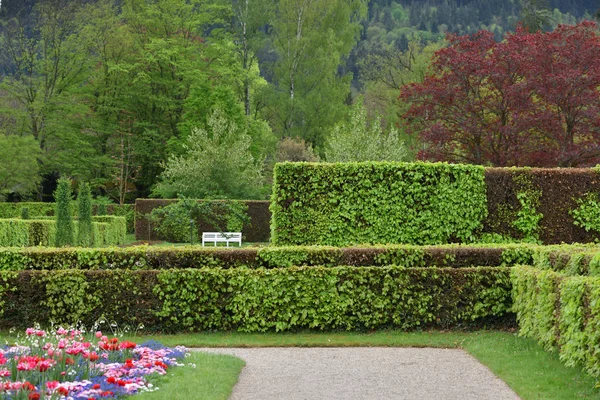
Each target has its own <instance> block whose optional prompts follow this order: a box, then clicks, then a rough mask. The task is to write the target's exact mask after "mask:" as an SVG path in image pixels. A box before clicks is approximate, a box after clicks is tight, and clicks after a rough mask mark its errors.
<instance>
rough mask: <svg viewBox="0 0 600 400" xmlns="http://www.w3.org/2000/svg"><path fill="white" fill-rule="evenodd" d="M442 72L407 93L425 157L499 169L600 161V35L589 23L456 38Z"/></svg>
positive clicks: (442, 59) (438, 66)
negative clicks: (497, 36) (498, 37)
mask: <svg viewBox="0 0 600 400" xmlns="http://www.w3.org/2000/svg"><path fill="white" fill-rule="evenodd" d="M448 40H449V42H450V46H449V47H448V48H445V49H442V50H440V51H438V52H437V53H436V57H435V60H434V62H433V69H432V74H431V75H429V76H428V77H427V78H426V79H425V81H424V82H423V83H422V84H412V85H409V86H408V87H406V88H404V89H403V90H402V92H401V96H402V99H403V100H405V101H409V102H411V103H412V105H411V107H410V109H409V110H408V112H407V113H406V114H405V117H406V118H407V120H408V122H409V129H410V130H411V132H413V133H417V132H418V134H419V137H420V138H421V139H422V140H423V142H424V143H425V146H424V149H423V150H422V151H421V152H420V157H422V158H424V159H432V160H447V161H455V162H468V163H475V164H485V165H494V166H510V165H529V166H560V167H575V166H589V165H595V164H597V163H598V162H600V145H599V143H600V119H599V118H598V115H599V114H600V91H598V87H599V86H600V63H598V59H599V58H600V36H598V33H597V32H596V25H595V24H594V23H592V22H583V23H580V24H578V25H576V26H560V27H559V28H557V29H556V30H555V31H553V32H548V33H544V32H535V33H530V32H527V31H525V30H524V29H519V30H517V32H516V33H515V34H511V35H508V36H507V37H506V40H505V41H503V42H501V43H498V42H495V41H494V38H493V35H492V34H491V33H490V32H486V31H481V32H479V33H477V34H475V35H469V36H456V35H449V36H448Z"/></svg>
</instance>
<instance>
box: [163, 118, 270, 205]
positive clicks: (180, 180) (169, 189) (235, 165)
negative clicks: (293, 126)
mask: <svg viewBox="0 0 600 400" xmlns="http://www.w3.org/2000/svg"><path fill="white" fill-rule="evenodd" d="M251 141H252V140H251V138H250V136H249V135H248V133H247V130H246V128H245V127H240V126H239V125H237V124H235V123H234V122H232V121H231V120H229V119H227V118H226V117H225V116H224V114H223V112H222V111H220V110H216V111H214V112H213V113H212V115H211V116H210V118H209V120H208V124H207V128H195V129H193V130H192V133H191V134H190V135H189V136H188V138H187V141H186V144H185V149H186V152H185V153H184V154H183V155H180V156H178V155H174V156H171V157H170V158H169V160H168V162H167V163H166V164H165V166H164V167H165V170H164V172H163V173H162V175H161V179H162V180H161V182H159V183H158V184H157V185H156V187H155V189H154V194H156V195H159V196H161V197H167V198H168V197H177V196H188V197H194V198H232V199H248V198H260V197H263V176H262V160H256V159H254V157H253V156H252V154H251V152H250V145H251Z"/></svg>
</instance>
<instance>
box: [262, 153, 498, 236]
mask: <svg viewBox="0 0 600 400" xmlns="http://www.w3.org/2000/svg"><path fill="white" fill-rule="evenodd" d="M484 171H485V170H484V168H483V167H479V166H472V165H450V164H443V163H434V164H430V163H388V162H364V163H343V164H307V163H283V164H277V165H276V166H275V180H274V184H273V195H272V199H271V212H272V214H273V216H272V218H271V241H272V242H273V243H274V244H276V245H306V244H326V245H332V246H346V245H354V244H374V243H388V244H391V243H407V244H443V243H449V242H471V241H474V240H475V237H476V235H477V233H478V231H479V230H480V229H481V228H482V226H483V225H482V223H483V220H484V218H485V217H486V214H487V204H486V192H485V190H486V188H485V184H484Z"/></svg>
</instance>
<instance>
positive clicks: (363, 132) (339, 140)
mask: <svg viewBox="0 0 600 400" xmlns="http://www.w3.org/2000/svg"><path fill="white" fill-rule="evenodd" d="M407 156H408V152H407V151H406V146H405V145H404V142H402V140H401V139H400V137H399V135H398V131H397V130H396V129H394V128H392V129H391V130H390V131H389V132H383V130H382V129H381V123H380V120H379V119H375V120H374V121H372V122H371V124H370V126H369V124H368V122H367V112H366V110H365V108H364V106H363V105H362V103H361V102H358V103H356V105H355V106H354V107H353V108H352V110H351V111H350V116H349V118H348V120H347V121H344V122H342V123H340V124H338V125H336V127H335V128H334V129H333V132H332V133H331V135H330V136H329V138H328V141H327V146H326V148H325V159H326V160H327V161H328V162H351V161H406V160H407Z"/></svg>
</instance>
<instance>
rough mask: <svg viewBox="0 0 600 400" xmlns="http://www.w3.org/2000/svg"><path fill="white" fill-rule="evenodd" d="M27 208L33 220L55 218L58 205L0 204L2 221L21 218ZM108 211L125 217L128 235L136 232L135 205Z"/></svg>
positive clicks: (75, 210) (74, 211) (75, 213)
mask: <svg viewBox="0 0 600 400" xmlns="http://www.w3.org/2000/svg"><path fill="white" fill-rule="evenodd" d="M25 207H27V209H28V210H29V216H30V217H31V218H32V219H38V218H37V217H51V216H54V211H55V209H56V205H55V204H54V203H42V202H20V203H4V202H0V219H10V218H19V217H20V216H21V209H22V208H25ZM97 209H98V206H96V205H94V206H93V207H92V211H93V212H94V213H96V212H97ZM106 211H107V213H108V214H109V215H113V216H118V217H125V219H126V229H127V233H133V232H134V231H135V226H134V225H135V209H134V205H133V204H123V205H119V204H110V205H108V206H106ZM73 216H74V217H75V216H77V207H73Z"/></svg>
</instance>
